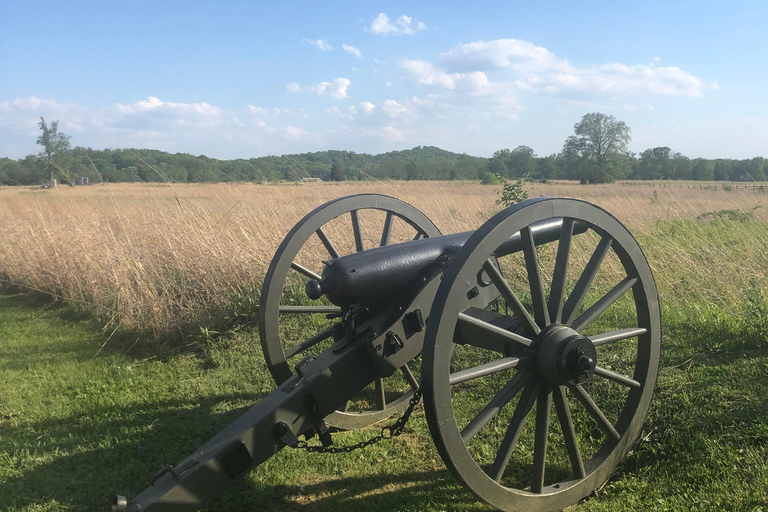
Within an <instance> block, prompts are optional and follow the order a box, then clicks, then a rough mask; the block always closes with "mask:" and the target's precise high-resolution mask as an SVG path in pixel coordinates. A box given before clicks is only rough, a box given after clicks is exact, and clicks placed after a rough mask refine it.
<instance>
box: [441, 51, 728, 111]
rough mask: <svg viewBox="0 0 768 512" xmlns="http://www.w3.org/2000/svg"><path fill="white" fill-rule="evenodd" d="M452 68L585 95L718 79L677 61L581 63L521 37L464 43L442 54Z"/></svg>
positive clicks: (697, 90)
mask: <svg viewBox="0 0 768 512" xmlns="http://www.w3.org/2000/svg"><path fill="white" fill-rule="evenodd" d="M441 58H442V64H443V66H444V67H445V69H446V71H447V72H449V73H465V72H473V71H474V72H476V71H481V72H491V71H499V70H509V71H511V72H512V73H513V75H514V77H515V82H516V85H517V86H518V88H521V89H531V90H534V91H538V92H543V93H546V94H558V95H569V94H577V95H580V96H607V95H626V94H631V93H634V92H648V93H652V94H659V95H664V96H689V97H697V96H701V95H702V94H703V92H704V91H705V90H706V89H708V88H710V89H715V88H716V87H715V86H714V84H713V85H709V86H708V85H706V84H704V82H703V81H702V80H701V79H700V78H698V77H696V76H693V75H691V74H690V73H688V72H686V71H683V70H681V69H680V68H678V67H675V66H667V67H660V66H656V65H655V64H656V62H658V61H659V59H658V58H655V59H654V62H653V63H652V64H638V65H625V64H621V63H618V62H617V63H612V64H602V65H593V66H589V67H583V68H580V67H576V66H573V65H571V64H570V63H569V62H568V61H567V60H566V59H562V58H559V57H557V56H556V55H555V54H554V53H552V52H550V51H549V50H547V49H546V48H544V47H541V46H536V45H534V44H532V43H529V42H528V41H523V40H520V39H496V40H494V41H475V42H472V43H468V44H461V45H458V46H456V47H455V48H453V49H452V50H450V51H448V52H445V53H443V54H441Z"/></svg>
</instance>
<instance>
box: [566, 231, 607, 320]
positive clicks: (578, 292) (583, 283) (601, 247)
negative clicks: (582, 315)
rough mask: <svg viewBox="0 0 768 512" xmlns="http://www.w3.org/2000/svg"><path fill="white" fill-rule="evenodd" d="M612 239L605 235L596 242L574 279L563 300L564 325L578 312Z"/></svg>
mask: <svg viewBox="0 0 768 512" xmlns="http://www.w3.org/2000/svg"><path fill="white" fill-rule="evenodd" d="M612 241H613V239H611V238H608V237H607V236H605V237H603V238H601V239H600V243H599V244H597V248H595V252H593V253H592V256H591V257H590V258H589V261H588V262H587V266H586V267H584V272H582V274H581V277H579V280H578V281H576V286H574V287H573V291H572V292H571V294H570V295H569V296H568V300H567V301H565V306H563V318H564V319H565V320H564V321H563V323H564V324H565V325H571V322H572V321H573V318H574V316H575V315H576V313H578V311H579V306H581V302H582V301H583V300H584V295H586V293H587V289H588V288H589V285H590V284H592V280H593V279H594V278H595V276H596V275H597V271H598V269H599V268H600V264H601V263H602V262H603V258H605V255H606V254H608V249H610V248H611V242H612Z"/></svg>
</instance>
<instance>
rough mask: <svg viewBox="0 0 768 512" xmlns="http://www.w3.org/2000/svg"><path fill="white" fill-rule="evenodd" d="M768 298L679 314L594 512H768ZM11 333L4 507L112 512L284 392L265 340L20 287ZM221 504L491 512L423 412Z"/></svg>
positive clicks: (3, 357)
mask: <svg viewBox="0 0 768 512" xmlns="http://www.w3.org/2000/svg"><path fill="white" fill-rule="evenodd" d="M754 293H756V294H758V295H759V293H760V292H759V290H758V291H755V292H754ZM764 299H765V297H763V296H755V297H754V300H753V301H747V302H746V303H745V304H744V306H743V308H744V311H743V316H742V317H738V316H731V317H729V318H728V319H723V320H720V321H713V320H712V319H711V317H707V318H704V319H701V320H700V319H697V318H694V317H691V318H689V319H687V320H685V321H684V319H683V318H681V317H680V316H679V315H667V316H672V319H671V322H667V325H666V328H665V339H664V354H663V366H662V370H661V375H660V379H659V384H658V387H657V392H656V397H655V399H654V404H653V407H652V411H651V414H650V417H649V420H648V422H647V424H646V428H645V432H644V435H643V440H642V442H641V443H640V444H639V446H638V447H637V449H636V450H635V451H634V452H632V453H631V455H630V457H629V458H628V459H627V460H626V461H625V463H624V464H623V465H622V466H621V467H620V469H619V471H618V473H617V474H616V475H614V476H613V477H612V478H611V480H610V481H609V482H608V483H607V484H606V485H605V486H604V487H603V488H601V489H600V490H599V491H597V492H596V493H595V494H594V495H593V496H591V497H589V498H588V499H586V500H584V501H582V503H581V504H580V505H579V510H584V511H590V510H604V511H613V510H750V511H759V510H768V507H766V503H768V399H767V397H768V347H767V346H766V345H767V344H766V335H767V334H768V308H766V302H765V300H764ZM750 308H751V309H750ZM0 340H1V341H0V343H2V351H0V510H6V511H21V510H24V511H39V510H107V509H108V503H109V499H110V497H111V495H112V494H113V493H116V492H119V493H121V494H125V495H127V496H129V497H130V496H133V495H135V494H137V493H138V492H140V491H141V490H142V489H143V488H144V487H145V486H147V485H148V479H149V477H150V476H151V475H152V474H153V473H154V472H155V471H156V470H157V469H159V468H160V467H162V466H163V465H165V464H167V463H171V464H175V463H178V462H179V461H180V460H181V459H183V458H184V457H186V455H188V454H189V453H191V452H192V451H193V450H194V449H195V448H196V447H197V446H199V445H201V444H202V443H204V442H205V441H206V440H207V439H208V438H210V437H211V436H212V435H213V434H215V433H216V432H217V431H218V430H220V429H222V428H223V427H224V426H225V425H227V424H228V423H230V422H231V421H233V420H234V419H235V418H236V417H237V416H238V414H239V413H241V412H242V411H244V410H245V409H246V408H247V407H248V406H249V405H250V404H252V403H254V401H255V400H258V398H259V397H261V396H263V395H265V394H266V393H268V392H269V391H270V390H271V389H272V387H273V384H272V380H271V378H270V377H269V375H268V372H267V371H266V369H265V365H264V359H263V356H262V355H261V352H260V349H259V348H258V347H259V344H258V339H257V337H256V335H255V334H252V333H248V332H239V333H233V334H231V335H225V336H223V337H219V338H217V339H216V340H210V342H207V343H206V342H204V341H200V342H198V343H196V344H194V345H193V346H186V347H178V346H176V347H174V348H167V347H166V348H158V347H154V348H153V349H152V350H151V351H150V350H148V348H147V346H143V345H142V344H141V342H139V343H137V344H135V345H134V342H135V339H134V338H132V337H131V336H128V335H122V336H120V337H117V336H115V337H113V338H112V339H110V340H109V342H106V341H107V337H106V336H104V335H103V334H102V333H101V332H100V331H99V330H98V329H96V328H94V326H93V324H92V322H90V321H89V320H88V319H83V318H78V317H77V316H76V315H75V314H74V313H73V312H72V311H71V310H70V309H69V308H67V307H63V306H61V305H60V304H55V303H50V302H46V301H45V300H42V299H40V298H39V297H35V296H32V295H28V294H22V293H19V292H17V291H16V292H14V291H9V290H6V291H4V292H3V293H2V294H1V295H0ZM132 345H133V346H132ZM376 432H377V431H376V430H375V429H366V430H363V431H359V432H347V433H341V434H337V437H336V443H337V444H351V443H355V442H358V441H361V440H364V439H367V438H368V437H371V436H372V435H374V434H375V433H376ZM206 510H279V511H294V510H296V511H298V510H302V511H303V510H306V511H313V510H349V511H358V510H368V511H379V510H380V511H392V510H398V511H399V510H403V511H404V510H412V511H444V510H461V511H468V510H490V509H489V508H488V507H487V506H485V505H482V504H480V503H479V502H478V501H477V500H476V499H475V497H474V496H473V495H472V494H470V493H469V492H467V491H465V490H464V489H463V488H462V487H461V486H460V485H459V484H457V483H456V482H455V481H454V480H453V478H452V477H451V475H450V474H449V473H448V472H447V471H446V470H445V468H444V466H443V464H442V461H441V460H440V458H439V456H438V454H437V452H436V451H435V449H434V447H433V445H432V442H431V439H430V437H429V433H428V430H427V426H426V421H425V419H424V415H423V412H421V411H419V412H417V413H416V414H415V415H414V417H413V418H412V419H411V421H410V422H409V424H408V430H407V432H406V434H404V435H403V436H402V437H400V438H397V439H394V440H389V441H385V442H382V443H380V444H378V445H376V446H371V447H368V448H366V449H364V450H359V451H355V452H353V453H350V454H343V455H326V454H308V453H304V452H300V451H297V450H293V449H284V450H283V451H282V452H280V453H278V454H277V455H276V456H275V457H273V458H272V459H270V460H269V461H268V462H267V463H266V464H264V465H262V466H261V467H260V468H258V469H257V470H256V471H255V472H253V473H252V474H251V475H249V476H248V477H246V478H245V479H244V480H242V481H240V482H239V483H238V484H236V485H235V486H234V487H233V488H232V489H230V490H229V491H228V492H226V493H225V494H223V495H221V496H220V497H219V498H217V500H216V501H214V502H213V503H211V504H210V505H209V506H208V507H207V508H206Z"/></svg>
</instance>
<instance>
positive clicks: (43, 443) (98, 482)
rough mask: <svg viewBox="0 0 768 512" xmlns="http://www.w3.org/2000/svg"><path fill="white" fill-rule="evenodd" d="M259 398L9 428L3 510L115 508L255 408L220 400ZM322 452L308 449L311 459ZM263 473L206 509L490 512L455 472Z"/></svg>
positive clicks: (216, 399) (174, 404)
mask: <svg viewBox="0 0 768 512" xmlns="http://www.w3.org/2000/svg"><path fill="white" fill-rule="evenodd" d="M252 398H253V397H251V396H248V395H245V394H242V395H218V396H212V397H209V398H207V399H205V400H202V401H199V402H197V403H195V404H194V406H193V407H190V405H191V404H190V403H188V402H187V401H185V400H178V401H166V402H160V403H154V404H152V405H151V406H146V405H141V406H136V407H134V408H115V409H110V410H104V411H103V413H100V414H99V417H83V416H72V417H68V418H63V419H56V420H50V421H44V422H39V423H20V424H18V425H15V426H10V427H9V426H4V427H3V431H4V437H5V439H6V440H10V439H13V440H14V441H13V442H10V443H9V442H7V441H6V442H3V443H0V446H2V445H8V446H7V448H8V450H7V452H8V460H9V462H10V464H11V474H12V475H13V474H14V473H15V476H11V477H10V478H7V479H5V481H3V482H0V487H1V488H2V489H3V492H2V493H0V510H19V509H23V508H25V507H29V506H32V505H38V506H41V507H42V509H43V510H58V509H60V508H62V509H67V510H70V509H71V510H83V511H106V510H108V508H109V507H108V504H109V503H110V500H111V498H112V496H113V495H114V494H124V495H126V496H128V497H132V496H135V495H137V494H139V493H140V492H141V491H142V490H143V489H145V488H146V487H147V486H148V485H149V481H148V480H149V477H150V476H151V475H153V474H154V473H155V472H156V471H157V470H158V469H159V468H161V467H162V466H164V465H165V464H167V463H171V464H177V463H178V462H180V461H181V460H182V459H184V458H185V457H186V456H187V455H189V454H191V453H192V451H193V450H194V449H195V448H196V447H198V446H201V445H202V444H204V443H205V442H207V441H208V440H209V439H210V438H211V437H213V436H214V435H215V434H216V433H218V432H219V431H220V430H222V429H223V428H224V427H225V426H227V425H229V424H230V423H231V422H232V421H234V420H235V419H236V418H237V417H238V416H240V415H241V414H242V413H243V412H245V410H246V409H247V408H245V407H244V408H239V409H236V410H232V411H228V412H226V413H215V412H213V410H214V409H215V407H216V406H217V405H218V404H221V403H222V402H231V401H236V400H249V399H252ZM2 451H6V450H0V452H2ZM62 453H64V454H65V455H62ZM280 456H281V454H278V455H277V457H280ZM313 456H314V457H317V456H316V455H312V454H306V453H303V452H302V453H301V454H300V457H302V458H303V457H306V458H307V461H308V462H309V458H311V457H313ZM14 462H16V463H17V466H16V467H14ZM256 471H257V472H258V471H261V473H257V474H256V476H255V477H254V478H246V479H244V480H241V481H240V482H237V483H236V484H235V485H234V486H233V488H232V489H230V490H228V491H225V492H224V493H223V494H222V495H221V496H219V497H218V498H217V499H216V500H214V502H212V503H211V504H209V505H208V506H207V507H206V508H205V510H254V509H257V510H281V511H289V510H308V511H312V510H350V511H352V510H355V511H357V510H370V511H376V510H382V511H384V510H387V511H391V510H423V506H424V504H425V503H429V502H436V503H441V504H444V505H441V507H440V508H441V509H445V510H478V509H481V508H482V509H483V510H485V509H486V508H483V507H481V506H480V505H479V504H477V500H476V499H475V498H474V497H473V496H472V495H470V494H469V493H467V492H466V491H464V490H463V489H461V487H460V486H458V485H457V484H456V482H455V480H454V479H453V478H452V477H451V475H450V474H449V473H448V472H447V471H445V470H443V471H429V472H405V473H400V474H397V475H375V476H372V477H351V478H341V479H330V481H328V482H320V483H313V484H309V485H304V484H303V483H302V482H301V481H300V480H297V481H296V484H295V485H281V484H277V485H269V484H263V483H261V481H260V478H261V477H265V479H267V480H269V478H268V476H269V475H267V474H265V473H264V471H263V468H260V469H257V470H256ZM446 507H447V508H446ZM454 507H455V508H454ZM36 510H37V509H36Z"/></svg>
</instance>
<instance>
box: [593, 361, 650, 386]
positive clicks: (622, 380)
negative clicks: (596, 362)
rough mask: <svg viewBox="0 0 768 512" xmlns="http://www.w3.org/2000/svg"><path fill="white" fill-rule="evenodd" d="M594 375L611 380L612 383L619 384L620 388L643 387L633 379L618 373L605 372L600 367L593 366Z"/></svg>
mask: <svg viewBox="0 0 768 512" xmlns="http://www.w3.org/2000/svg"><path fill="white" fill-rule="evenodd" d="M595 375H600V376H601V377H605V378H606V379H608V380H612V381H613V382H616V383H618V384H621V385H622V386H627V387H629V388H637V389H640V388H642V387H643V385H642V384H640V383H639V382H637V381H636V380H635V379H630V378H629V377H625V376H624V375H621V374H619V373H615V372H612V371H611V370H606V369H605V368H603V367H602V366H595Z"/></svg>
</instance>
